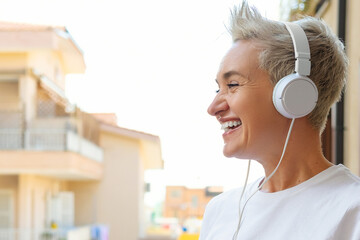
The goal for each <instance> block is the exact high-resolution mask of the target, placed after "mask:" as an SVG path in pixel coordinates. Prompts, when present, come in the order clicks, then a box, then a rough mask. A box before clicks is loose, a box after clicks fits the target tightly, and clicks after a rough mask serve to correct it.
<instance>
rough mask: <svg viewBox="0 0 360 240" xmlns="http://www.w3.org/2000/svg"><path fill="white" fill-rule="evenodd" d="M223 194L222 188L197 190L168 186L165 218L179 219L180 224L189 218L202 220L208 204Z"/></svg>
mask: <svg viewBox="0 0 360 240" xmlns="http://www.w3.org/2000/svg"><path fill="white" fill-rule="evenodd" d="M222 192H223V189H222V187H206V188H205V189H204V188H200V189H195V188H187V187H184V186H167V187H166V196H165V203H164V217H167V218H178V219H179V221H180V223H183V222H184V221H185V220H186V219H189V218H202V217H203V215H204V212H205V207H206V205H207V204H208V202H209V201H210V200H211V199H212V198H213V197H214V196H216V195H218V194H220V193H222Z"/></svg>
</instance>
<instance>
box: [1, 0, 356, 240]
mask: <svg viewBox="0 0 360 240" xmlns="http://www.w3.org/2000/svg"><path fill="white" fill-rule="evenodd" d="M239 3H240V1H239V0H238V1H234V0H223V1H215V0H211V1H209V0H207V1H205V0H197V1H190V0H183V1H166V0H154V1H145V0H138V1H123V0H119V1H116V0H102V1H100V0H75V1H74V0H72V1H70V0H61V1H60V0H0V240H7V239H9V240H10V239H11V240H15V239H17V240H35V239H56V240H60V239H62V240H65V239H66V240H88V239H91V240H105V239H106V240H107V239H111V240H147V239H153V240H161V239H164V240H165V239H166V240H173V239H174V240H175V239H179V240H180V239H181V240H186V239H188V240H190V239H198V237H199V235H198V234H199V231H200V228H201V219H202V216H203V213H204V210H205V207H206V204H207V203H208V202H209V201H210V200H211V198H213V197H214V196H216V195H218V194H220V193H221V192H223V191H226V190H228V189H231V188H235V187H241V186H242V185H243V182H244V179H245V175H246V167H247V161H246V160H240V159H227V158H225V157H224V156H223V155H222V145H223V143H222V137H221V134H222V133H221V130H220V125H219V124H218V123H217V121H216V119H214V118H213V117H210V116H209V115H208V114H207V112H206V110H207V107H208V105H209V104H210V102H211V101H212V99H213V97H214V96H215V90H216V89H217V85H216V83H215V76H216V73H217V70H218V65H219V63H220V61H221V58H222V57H223V55H224V54H225V52H226V51H227V49H228V48H229V47H230V46H231V38H230V35H229V34H228V33H227V30H226V25H227V23H228V17H229V13H230V9H231V8H232V6H233V5H236V4H239ZM249 3H250V4H252V5H255V6H256V7H257V8H258V9H259V10H260V11H261V12H262V14H264V15H265V16H267V17H268V18H271V19H274V20H281V21H290V20H296V19H298V18H301V17H302V16H304V15H311V16H315V17H319V18H322V19H323V20H324V21H326V22H327V23H328V24H329V25H330V26H331V28H332V29H333V31H334V32H335V33H336V34H338V36H339V37H340V38H341V39H342V40H343V41H344V43H345V45H346V52H347V54H348V56H349V59H350V67H349V73H348V74H349V79H348V85H347V89H346V91H345V93H344V97H343V99H342V101H340V102H339V103H337V104H336V105H334V106H333V108H332V111H331V113H330V115H329V117H328V124H327V127H326V130H325V131H324V133H323V136H322V138H323V150H324V154H325V156H326V157H327V158H328V159H329V160H330V161H332V162H333V163H336V164H344V165H346V166H347V167H349V168H350V169H351V171H353V172H354V173H355V174H357V175H359V173H360V166H359V163H360V161H359V153H360V147H359V146H360V144H359V143H360V142H359V138H360V129H359V103H360V101H359V97H358V96H359V89H360V86H359V80H360V62H359V59H360V47H359V45H358V39H359V37H360V29H359V28H358V23H359V22H360V16H359V14H357V11H358V10H359V9H360V2H359V1H357V0H347V1H346V0H274V1H266V0H249ZM262 175H263V170H262V167H261V166H260V165H259V164H256V163H253V164H252V168H251V173H250V179H249V181H254V180H255V179H257V178H259V177H261V176H262Z"/></svg>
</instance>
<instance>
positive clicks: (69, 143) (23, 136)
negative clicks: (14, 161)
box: [0, 128, 103, 162]
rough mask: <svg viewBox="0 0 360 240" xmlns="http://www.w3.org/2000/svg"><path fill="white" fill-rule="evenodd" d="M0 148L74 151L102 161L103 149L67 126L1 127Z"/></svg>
mask: <svg viewBox="0 0 360 240" xmlns="http://www.w3.org/2000/svg"><path fill="white" fill-rule="evenodd" d="M0 149H2V150H32V151H72V152H76V153H79V154H81V155H83V156H85V157H88V158H90V159H93V160H96V161H99V162H101V161H102V159H103V150H102V149H101V148H100V147H99V146H97V145H96V144H94V143H92V142H90V141H88V140H87V139H85V138H83V137H81V136H80V135H78V134H76V133H75V132H73V131H71V130H68V129H65V128H58V129H56V128H33V129H32V128H28V129H25V130H22V129H17V128H13V129H11V128H9V129H6V128H5V129H4V128H0Z"/></svg>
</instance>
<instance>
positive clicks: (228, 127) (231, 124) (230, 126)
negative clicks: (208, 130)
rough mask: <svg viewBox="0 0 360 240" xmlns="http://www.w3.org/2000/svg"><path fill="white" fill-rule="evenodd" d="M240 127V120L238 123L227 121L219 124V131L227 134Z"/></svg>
mask: <svg viewBox="0 0 360 240" xmlns="http://www.w3.org/2000/svg"><path fill="white" fill-rule="evenodd" d="M241 125H242V122H241V121H240V120H238V121H228V122H224V123H222V124H221V129H222V130H224V131H225V132H228V131H230V130H233V129H235V128H238V127H240V126H241Z"/></svg>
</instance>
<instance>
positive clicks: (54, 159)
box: [0, 118, 103, 180]
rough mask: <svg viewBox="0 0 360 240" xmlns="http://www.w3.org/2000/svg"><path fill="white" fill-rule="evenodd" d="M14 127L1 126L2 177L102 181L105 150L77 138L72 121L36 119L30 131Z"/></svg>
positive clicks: (8, 125) (29, 128)
mask: <svg viewBox="0 0 360 240" xmlns="http://www.w3.org/2000/svg"><path fill="white" fill-rule="evenodd" d="M18 122H19V121H18ZM11 125H12V124H10V123H8V124H4V122H3V124H1V125H0V166H1V168H0V174H20V173H28V174H39V175H46V176H52V177H57V178H61V179H68V180H76V179H100V178H101V176H102V171H103V166H102V161H103V150H102V149H101V148H100V147H99V146H98V145H97V144H95V143H94V142H92V141H90V140H88V139H86V138H85V137H83V136H82V135H80V134H78V133H77V131H76V129H77V128H76V127H75V125H74V124H73V123H72V122H71V119H70V118H52V119H36V120H34V121H33V122H32V123H31V124H29V127H28V128H22V127H21V126H19V124H15V125H16V126H14V125H13V126H11ZM6 126H7V127H6Z"/></svg>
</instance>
